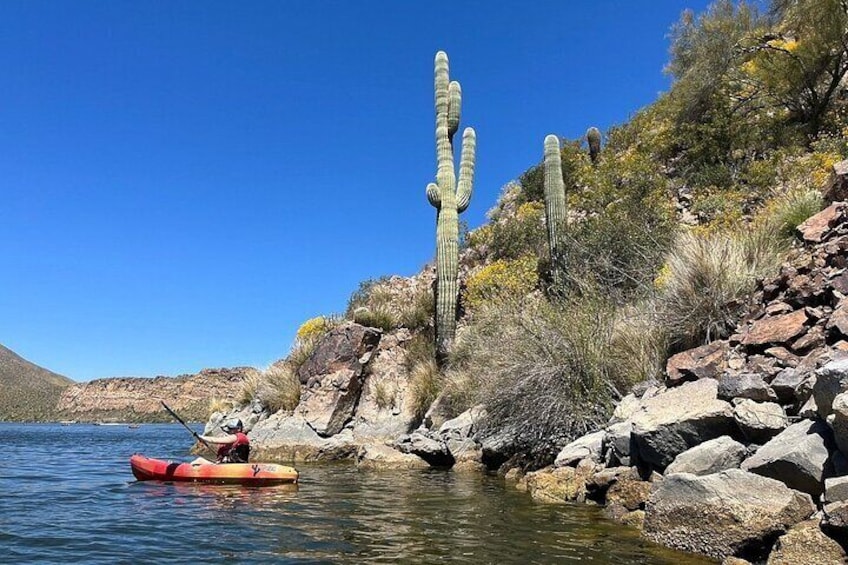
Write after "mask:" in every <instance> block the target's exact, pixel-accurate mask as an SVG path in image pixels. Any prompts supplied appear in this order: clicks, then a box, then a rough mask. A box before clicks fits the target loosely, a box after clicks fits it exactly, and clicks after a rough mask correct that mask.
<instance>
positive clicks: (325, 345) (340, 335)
mask: <svg viewBox="0 0 848 565" xmlns="http://www.w3.org/2000/svg"><path fill="white" fill-rule="evenodd" d="M381 335H382V334H381V332H380V330H378V329H375V328H366V327H365V326H362V325H359V324H356V323H353V322H347V323H344V324H342V325H340V326H338V327H337V328H334V329H332V330H330V331H329V332H327V333H326V334H325V335H324V336H323V337H321V338H320V339H319V340H318V343H317V344H316V346H315V350H314V351H313V352H312V355H310V356H309V358H308V359H307V360H306V362H304V363H303V365H301V366H300V367H299V368H298V370H297V376H298V378H299V379H300V382H301V384H304V385H307V386H309V385H310V384H311V383H310V381H311V380H312V379H314V378H316V377H320V376H322V375H328V374H332V373H336V372H337V371H340V370H350V371H353V372H357V371H359V370H361V368H362V365H363V364H365V363H367V362H368V360H369V358H370V354H371V352H373V351H374V350H375V349H376V348H377V344H378V343H379V342H380V336H381Z"/></svg>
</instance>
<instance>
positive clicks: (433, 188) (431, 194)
mask: <svg viewBox="0 0 848 565" xmlns="http://www.w3.org/2000/svg"><path fill="white" fill-rule="evenodd" d="M427 200H429V201H430V204H432V205H433V207H434V208H436V209H437V210H438V209H439V208H440V207H441V206H442V195H441V194H439V185H437V184H436V183H434V182H431V183H429V184H428V185H427Z"/></svg>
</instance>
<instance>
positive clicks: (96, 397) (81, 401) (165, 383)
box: [56, 367, 257, 422]
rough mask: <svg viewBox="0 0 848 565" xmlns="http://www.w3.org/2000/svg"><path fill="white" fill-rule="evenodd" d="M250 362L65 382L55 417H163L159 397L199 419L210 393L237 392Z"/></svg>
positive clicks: (251, 372) (229, 396)
mask: <svg viewBox="0 0 848 565" xmlns="http://www.w3.org/2000/svg"><path fill="white" fill-rule="evenodd" d="M256 372H257V371H256V370H255V369H253V368H250V367H236V368H232V369H204V370H202V371H200V372H199V373H197V374H195V375H181V376H178V377H162V376H160V377H155V378H149V379H148V378H107V379H97V380H94V381H90V382H87V383H77V384H74V385H72V386H70V387H68V388H67V389H66V390H65V391H64V392H63V394H62V396H61V398H60V399H59V402H58V405H57V406H56V417H57V419H68V420H77V421H84V422H95V421H121V422H167V421H171V420H172V418H171V417H170V416H169V415H168V414H167V413H166V412H165V411H164V410H163V409H162V406H161V404H160V401H161V400H164V401H165V402H166V403H167V404H168V405H169V406H170V407H171V408H173V409H174V410H175V411H176V412H177V413H178V414H180V415H181V416H183V418H184V419H188V420H191V421H203V420H206V418H207V417H208V416H209V411H210V404H211V403H212V402H213V400H215V399H232V398H237V397H238V394H239V391H240V389H241V386H242V383H243V382H244V380H245V379H246V378H249V377H250V376H251V375H254V374H256Z"/></svg>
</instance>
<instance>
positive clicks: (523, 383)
mask: <svg viewBox="0 0 848 565" xmlns="http://www.w3.org/2000/svg"><path fill="white" fill-rule="evenodd" d="M757 5H760V4H759V3H757ZM670 37H671V45H670V50H669V53H670V60H669V63H668V66H667V72H668V73H669V74H670V75H671V76H672V77H673V79H674V81H673V85H672V87H671V89H670V90H669V92H667V93H665V94H663V95H662V96H660V97H659V99H658V100H657V101H656V102H655V103H653V104H651V105H650V106H648V107H646V108H644V109H641V110H639V111H638V112H636V113H635V115H634V116H633V117H632V119H630V120H629V121H628V122H627V123H624V124H621V125H618V126H615V127H612V128H610V129H609V130H608V131H606V132H603V135H602V138H603V144H602V149H601V151H600V153H599V154H598V155H595V157H596V158H590V155H589V154H588V152H587V151H586V150H585V148H584V144H583V140H582V139H561V147H562V148H561V155H560V156H561V165H562V173H561V174H562V177H563V181H564V183H565V190H566V198H565V200H566V202H565V204H566V207H567V214H566V215H565V216H566V221H565V227H564V234H563V235H562V242H561V249H560V251H559V252H558V253H557V256H556V257H551V256H550V253H549V251H548V249H549V248H550V246H549V241H548V237H549V234H548V230H547V228H546V220H545V216H546V205H545V186H544V185H545V170H544V167H543V165H542V164H541V163H540V164H536V165H532V164H528V165H531V166H530V167H529V168H528V169H527V170H526V171H524V172H523V173H521V174H520V175H519V176H518V179H517V181H515V182H512V183H509V184H508V185H507V186H506V187H504V189H503V193H502V195H501V197H500V199H499V201H498V202H497V203H496V205H495V206H494V207H493V208H492V210H491V211H490V213H489V220H490V221H489V222H488V223H487V224H485V225H483V226H481V227H479V228H477V229H475V230H473V231H471V232H470V233H467V235H466V237H465V238H464V243H463V245H462V249H461V255H460V260H459V262H460V268H459V272H460V281H461V287H462V292H461V293H460V301H459V307H458V311H457V316H458V318H459V327H458V330H457V334H456V341H455V343H454V344H453V347H452V350H451V352H450V355H449V357H448V359H447V362H446V363H443V364H442V365H441V366H437V365H436V364H434V363H433V357H434V351H433V345H432V344H433V293H432V288H431V285H430V282H431V281H432V280H433V278H434V273H433V270H432V268H429V267H428V268H426V269H425V270H424V271H423V272H422V273H421V274H419V275H417V276H416V277H413V278H412V279H406V280H399V279H397V278H391V279H380V280H375V281H366V282H365V283H363V284H362V286H361V288H360V289H359V290H358V291H357V292H356V293H355V294H354V295H353V296H352V297H351V301H350V304H349V307H348V311H347V312H346V314H345V317H347V318H350V319H354V320H356V321H358V322H360V323H363V324H365V325H369V326H374V327H380V328H382V329H384V330H391V329H393V328H398V327H407V328H410V329H411V330H413V331H414V332H416V335H417V337H416V339H415V340H413V344H412V345H411V346H410V352H411V354H410V355H409V359H408V362H407V365H408V369H409V378H410V379H412V380H414V381H415V384H414V386H415V387H416V389H418V388H420V389H421V390H422V391H423V392H422V394H421V398H420V402H421V404H422V413H423V411H424V410H426V407H427V405H428V403H429V402H430V401H432V400H433V398H435V397H436V396H437V395H441V398H442V402H441V405H442V406H443V407H444V406H448V407H449V409H450V411H452V412H453V413H454V414H458V413H459V412H461V411H462V410H465V409H467V408H469V407H470V406H472V405H475V404H484V405H485V406H486V408H487V414H488V419H487V427H488V429H489V430H490V433H491V434H493V435H499V436H505V437H508V438H509V441H511V442H512V444H513V446H514V448H515V452H516V453H521V454H523V455H522V457H524V461H523V463H522V464H524V465H526V466H538V465H542V464H545V463H546V462H550V461H551V459H552V457H553V455H554V454H555V453H556V451H557V449H558V448H559V447H561V446H562V445H563V444H564V443H565V442H567V441H568V440H569V439H572V438H574V437H576V436H578V435H580V434H582V433H584V432H585V431H587V430H590V429H593V428H595V427H597V426H599V425H600V424H601V423H603V422H606V421H607V419H608V417H609V414H610V411H611V409H612V407H613V405H614V403H615V401H616V400H617V399H618V398H620V397H621V395H622V394H624V393H625V392H626V391H627V390H628V389H630V388H631V387H632V386H633V385H634V384H636V383H640V382H643V381H645V380H650V379H653V378H656V377H658V376H659V375H660V373H661V372H662V370H663V369H664V366H665V361H666V360H667V359H668V357H669V356H670V355H672V354H673V353H675V352H678V351H681V350H684V349H687V348H689V347H692V346H695V345H699V344H702V343H708V342H710V341H713V340H716V339H720V338H724V337H727V335H728V333H729V332H730V331H731V330H732V329H733V327H734V326H735V323H736V321H737V320H738V319H739V318H740V316H742V315H743V313H744V311H745V307H746V302H745V301H746V297H747V296H748V295H749V294H750V293H751V292H752V291H753V290H754V287H755V284H756V281H757V280H758V279H759V278H762V277H764V276H767V275H769V274H771V273H774V272H775V271H776V269H778V267H779V265H780V264H781V263H782V262H783V261H784V260H785V259H786V258H787V256H788V254H790V253H791V252H792V249H793V245H794V243H795V237H796V236H795V228H796V226H797V225H798V224H800V223H801V222H802V221H803V220H805V219H806V218H807V217H809V216H811V215H812V214H814V213H816V212H818V211H819V210H820V209H821V208H822V207H823V205H824V200H823V198H822V189H823V188H824V186H825V185H826V184H827V182H828V179H829V176H830V174H831V171H832V169H833V165H834V164H835V163H837V162H839V161H841V160H843V159H845V158H846V156H848V82H846V71H848V2H846V1H845V0H773V1H772V2H770V3H769V5H768V6H767V7H766V8H765V11H764V12H759V11H758V10H757V8H756V6H755V4H753V3H751V4H749V3H746V2H732V1H730V0H719V1H717V2H716V3H714V4H713V5H712V6H710V8H709V9H708V10H707V11H706V12H705V13H703V14H700V15H695V14H693V13H691V12H684V13H683V15H682V16H681V19H680V21H679V22H678V23H677V24H676V25H675V26H674V27H673V29H672V30H671V34H670ZM563 72H567V70H564V71H563ZM469 103H472V104H473V101H471V102H469ZM586 125H587V126H589V125H591V124H586ZM552 127H555V124H552ZM594 135H596V134H593V136H594ZM542 149H543V140H542V139H539V145H538V151H539V156H540V159H541V157H542ZM555 271H556V272H557V273H564V276H562V277H559V276H557V277H554V276H552V273H554V272H555ZM319 319H320V321H321V323H320V324H317V323H315V321H310V324H309V327H308V328H306V327H305V328H302V330H301V332H299V333H298V336H299V337H298V342H297V343H296V345H295V348H294V350H293V353H292V355H291V357H290V361H291V362H292V363H293V364H294V366H295V368H296V365H297V363H298V360H302V359H305V358H307V357H308V355H309V351H310V348H311V347H312V346H313V344H314V343H315V342H316V340H317V339H318V338H319V337H320V335H321V334H322V332H324V331H326V330H327V329H329V328H331V327H332V326H333V324H334V323H335V321H336V320H337V319H338V317H333V316H328V317H321V318H319Z"/></svg>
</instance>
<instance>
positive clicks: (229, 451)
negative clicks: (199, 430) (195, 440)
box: [191, 420, 250, 465]
mask: <svg viewBox="0 0 848 565" xmlns="http://www.w3.org/2000/svg"><path fill="white" fill-rule="evenodd" d="M221 429H222V430H223V431H224V432H225V433H226V434H227V435H225V436H198V437H199V438H200V439H202V440H204V441H206V442H207V443H214V444H216V445H219V446H220V447H219V448H218V458H217V459H216V461H215V463H247V460H248V458H249V457H250V440H249V439H248V438H247V434H245V433H244V426H243V425H242V423H241V420H229V421H227V422H226V423H225V424H224V425H223V426H221ZM211 463H212V461H209V460H208V459H206V458H205V457H198V458H197V459H195V460H194V461H192V462H191V464H192V465H206V464H211Z"/></svg>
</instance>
